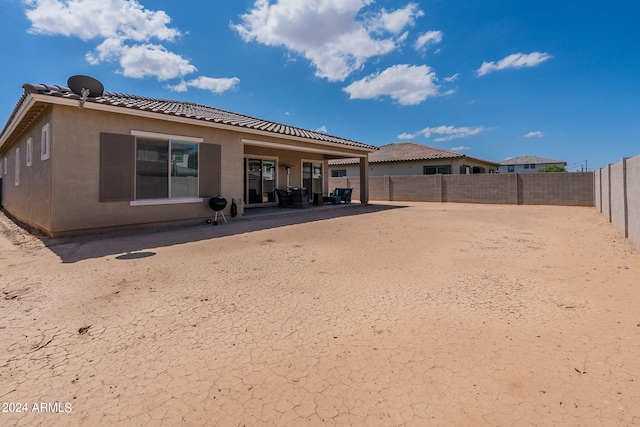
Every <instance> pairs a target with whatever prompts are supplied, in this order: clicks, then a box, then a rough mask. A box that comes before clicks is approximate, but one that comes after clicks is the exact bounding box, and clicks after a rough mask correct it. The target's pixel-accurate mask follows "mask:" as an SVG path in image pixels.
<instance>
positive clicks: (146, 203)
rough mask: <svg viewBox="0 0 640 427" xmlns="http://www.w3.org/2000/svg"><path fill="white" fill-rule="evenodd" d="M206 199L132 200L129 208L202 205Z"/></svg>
mask: <svg viewBox="0 0 640 427" xmlns="http://www.w3.org/2000/svg"><path fill="white" fill-rule="evenodd" d="M202 202H204V199H202V198H200V197H193V198H185V199H149V200H132V201H130V202H129V206H156V205H180V204H187V203H202Z"/></svg>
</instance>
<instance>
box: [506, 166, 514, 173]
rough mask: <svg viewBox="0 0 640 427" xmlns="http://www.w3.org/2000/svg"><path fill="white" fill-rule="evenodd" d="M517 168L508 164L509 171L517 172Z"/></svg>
mask: <svg viewBox="0 0 640 427" xmlns="http://www.w3.org/2000/svg"><path fill="white" fill-rule="evenodd" d="M515 170H516V167H515V165H507V173H509V172H515Z"/></svg>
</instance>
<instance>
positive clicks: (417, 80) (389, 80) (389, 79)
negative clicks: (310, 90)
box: [343, 64, 439, 105]
mask: <svg viewBox="0 0 640 427" xmlns="http://www.w3.org/2000/svg"><path fill="white" fill-rule="evenodd" d="M436 81H437V78H436V74H435V72H433V71H432V70H431V68H429V67H428V66H426V65H420V66H414V65H406V64H401V65H394V66H392V67H389V68H387V69H386V70H384V71H382V72H381V73H377V74H371V75H369V76H367V77H365V78H363V79H362V80H358V81H356V82H353V83H351V84H350V85H349V86H347V87H345V88H343V90H344V91H345V92H347V93H348V94H349V98H350V99H375V98H378V97H380V96H383V95H388V96H390V97H391V98H393V99H395V100H396V101H398V103H399V104H401V105H416V104H419V103H421V102H422V101H424V100H425V99H427V98H428V97H430V96H437V95H438V88H439V86H438V85H437V84H436Z"/></svg>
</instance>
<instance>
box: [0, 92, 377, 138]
mask: <svg viewBox="0 0 640 427" xmlns="http://www.w3.org/2000/svg"><path fill="white" fill-rule="evenodd" d="M22 87H23V88H24V91H25V92H24V94H23V95H22V97H21V98H20V100H19V101H18V104H17V105H16V108H15V109H14V111H13V113H12V114H11V116H10V118H9V120H8V121H7V124H6V125H5V127H4V129H3V130H2V132H0V138H1V137H2V136H3V135H4V133H5V132H6V131H7V127H8V125H9V124H10V123H11V122H12V120H13V119H14V117H15V116H16V114H17V112H18V111H19V109H20V107H21V105H22V103H23V102H24V100H25V99H26V97H27V95H28V94H41V95H48V96H53V97H61V98H68V99H77V100H79V99H80V97H79V96H78V95H77V94H75V93H74V92H72V91H71V89H69V88H68V87H66V86H55V85H46V84H29V83H27V84H24V85H23V86H22ZM87 103H95V104H102V105H111V106H115V107H122V108H127V109H132V110H142V111H149V112H152V113H158V114H160V115H172V116H178V117H185V118H189V119H193V120H199V121H206V122H212V123H219V124H223V125H229V126H235V127H238V128H240V129H239V130H241V128H245V129H251V130H258V131H265V132H269V133H274V134H280V135H287V136H294V137H300V138H305V139H308V140H315V141H320V142H329V143H336V144H341V145H347V146H351V147H354V148H365V149H370V150H376V149H377V148H376V147H374V146H371V145H367V144H363V143H361V142H357V141H353V140H350V139H345V138H340V137H337V136H331V135H327V134H324V133H320V132H316V131H312V130H306V129H302V128H299V127H295V126H289V125H285V124H281V123H276V122H271V121H268V120H263V119H258V118H255V117H250V116H246V115H243V114H238V113H232V112H230V111H225V110H220V109H218V108H213V107H208V106H205V105H199V104H194V103H190V102H180V101H170V100H165V99H156V98H148V97H144V96H138V95H128V94H122V93H116V92H104V93H103V95H102V96H100V97H97V98H89V99H87Z"/></svg>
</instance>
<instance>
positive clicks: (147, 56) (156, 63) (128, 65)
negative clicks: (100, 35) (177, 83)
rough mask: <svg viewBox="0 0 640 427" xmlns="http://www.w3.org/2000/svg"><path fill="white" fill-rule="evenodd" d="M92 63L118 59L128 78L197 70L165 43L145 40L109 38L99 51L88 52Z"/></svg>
mask: <svg viewBox="0 0 640 427" xmlns="http://www.w3.org/2000/svg"><path fill="white" fill-rule="evenodd" d="M86 59H87V61H88V62H89V63H91V64H99V63H100V62H103V61H109V62H110V61H118V62H119V63H120V66H121V67H122V70H121V71H120V72H121V73H122V75H124V76H125V77H132V78H137V79H140V78H144V77H149V76H151V77H155V78H157V79H158V80H160V81H165V80H169V79H174V78H176V77H182V76H184V75H187V74H191V73H193V72H195V71H196V67H195V66H193V65H192V64H191V63H190V62H189V61H188V60H187V59H184V58H183V57H182V56H180V55H178V54H175V53H173V52H170V51H168V50H167V49H166V48H165V47H164V46H161V45H157V44H151V43H145V44H134V45H133V46H127V45H124V44H122V42H121V41H120V40H116V39H107V40H105V41H104V42H103V43H102V44H100V46H98V48H97V49H96V51H95V52H90V53H88V54H87V55H86Z"/></svg>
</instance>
